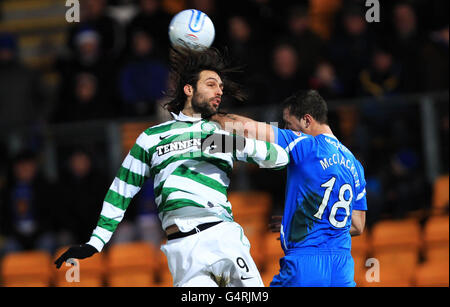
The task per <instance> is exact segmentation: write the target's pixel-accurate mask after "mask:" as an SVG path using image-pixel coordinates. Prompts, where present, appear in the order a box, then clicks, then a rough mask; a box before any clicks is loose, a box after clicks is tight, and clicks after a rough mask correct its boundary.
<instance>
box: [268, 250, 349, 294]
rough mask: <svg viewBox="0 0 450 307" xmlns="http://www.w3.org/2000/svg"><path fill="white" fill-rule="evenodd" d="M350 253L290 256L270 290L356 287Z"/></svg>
mask: <svg viewBox="0 0 450 307" xmlns="http://www.w3.org/2000/svg"><path fill="white" fill-rule="evenodd" d="M354 275H355V270H354V261H353V258H352V256H351V254H350V253H347V252H346V253H325V254H318V253H317V251H316V252H314V253H309V254H308V253H301V254H295V253H294V254H288V255H286V256H285V257H283V258H281V259H280V273H279V274H278V275H275V276H274V278H273V280H272V282H271V283H270V286H271V287H355V286H356V283H355V281H354Z"/></svg>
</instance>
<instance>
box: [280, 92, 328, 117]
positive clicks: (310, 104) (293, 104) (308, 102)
mask: <svg viewBox="0 0 450 307" xmlns="http://www.w3.org/2000/svg"><path fill="white" fill-rule="evenodd" d="M285 109H288V110H289V113H290V114H291V115H293V116H295V117H296V118H297V119H301V118H302V117H303V116H305V115H306V114H309V115H311V116H312V117H313V118H314V119H315V120H316V121H318V122H319V123H321V124H328V106H327V103H326V102H325V100H324V99H323V98H322V96H320V94H319V93H318V92H317V91H316V90H300V91H298V92H296V93H295V94H293V95H291V96H290V97H288V98H286V99H285V100H284V102H283V110H285Z"/></svg>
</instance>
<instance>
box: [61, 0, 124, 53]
mask: <svg viewBox="0 0 450 307" xmlns="http://www.w3.org/2000/svg"><path fill="white" fill-rule="evenodd" d="M106 8H107V0H81V1H80V10H81V12H80V14H81V16H80V21H81V22H80V23H73V24H72V26H71V27H70V28H69V31H68V41H67V42H68V47H69V49H70V50H71V51H72V52H76V50H77V36H78V33H79V32H80V31H82V30H83V29H85V28H91V29H93V30H95V31H96V32H97V33H98V35H99V42H100V46H99V50H100V51H101V56H108V57H110V58H115V57H116V56H117V55H118V52H119V51H120V49H121V46H122V45H123V40H124V37H123V34H122V30H121V28H120V26H119V24H118V23H117V21H116V20H115V19H114V18H112V17H110V16H108V14H107V13H106Z"/></svg>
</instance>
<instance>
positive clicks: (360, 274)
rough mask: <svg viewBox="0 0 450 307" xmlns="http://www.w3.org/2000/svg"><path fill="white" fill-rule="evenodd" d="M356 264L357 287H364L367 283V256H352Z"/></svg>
mask: <svg viewBox="0 0 450 307" xmlns="http://www.w3.org/2000/svg"><path fill="white" fill-rule="evenodd" d="M352 257H353V261H354V263H355V266H354V268H355V277H354V279H355V282H356V286H357V287H363V286H364V284H365V281H366V272H367V269H368V268H367V267H366V266H365V264H366V260H367V256H366V255H364V254H355V255H354V254H352Z"/></svg>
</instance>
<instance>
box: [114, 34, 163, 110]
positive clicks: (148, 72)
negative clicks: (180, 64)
mask: <svg viewBox="0 0 450 307" xmlns="http://www.w3.org/2000/svg"><path fill="white" fill-rule="evenodd" d="M131 39H132V50H131V55H130V58H129V59H128V61H127V63H126V64H125V65H124V67H123V68H122V70H121V72H120V74H119V83H120V93H121V97H122V106H121V114H123V115H127V116H145V115H153V114H155V112H156V107H157V102H158V101H159V100H160V99H162V98H163V96H164V92H165V91H166V88H167V85H168V78H169V69H168V67H167V66H166V64H165V63H164V62H163V61H162V60H160V59H159V58H158V57H156V56H155V49H156V46H155V44H156V42H157V41H155V40H154V39H153V37H151V36H149V35H148V33H146V32H145V31H141V30H136V31H135V32H133V33H132V38H131Z"/></svg>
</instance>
